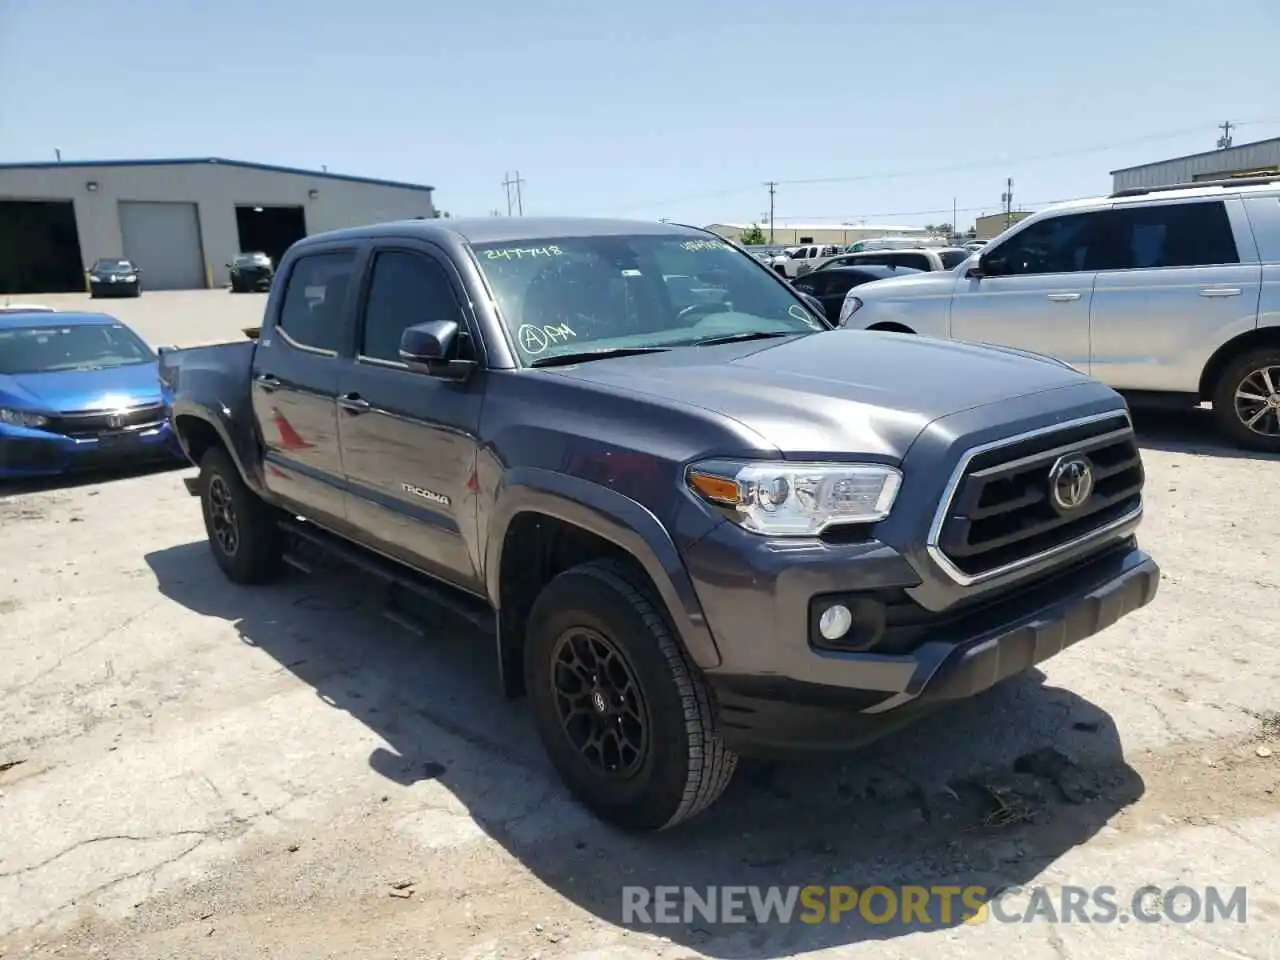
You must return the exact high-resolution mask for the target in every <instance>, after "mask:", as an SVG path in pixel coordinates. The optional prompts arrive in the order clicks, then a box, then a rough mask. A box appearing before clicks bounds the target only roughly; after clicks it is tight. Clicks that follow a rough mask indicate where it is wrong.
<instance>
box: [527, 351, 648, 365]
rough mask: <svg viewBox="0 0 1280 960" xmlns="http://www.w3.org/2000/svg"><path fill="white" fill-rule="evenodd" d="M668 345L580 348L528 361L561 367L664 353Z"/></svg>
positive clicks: (530, 363)
mask: <svg viewBox="0 0 1280 960" xmlns="http://www.w3.org/2000/svg"><path fill="white" fill-rule="evenodd" d="M670 349H671V348H670V347H606V348H604V349H603V350H582V351H579V352H578V353H556V354H553V355H551V356H549V357H538V358H536V359H534V360H531V361H529V366H531V367H563V366H568V365H569V364H571V363H587V362H589V361H591V360H607V359H608V358H609V357H636V356H639V355H640V354H643V353H666V352H667V351H669V350H670Z"/></svg>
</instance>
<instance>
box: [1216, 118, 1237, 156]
mask: <svg viewBox="0 0 1280 960" xmlns="http://www.w3.org/2000/svg"><path fill="white" fill-rule="evenodd" d="M1235 126H1236V125H1235V124H1234V123H1232V122H1231V121H1230V120H1224V121H1223V122H1222V123H1220V124H1218V129H1219V130H1221V131H1222V136H1220V137H1219V138H1218V149H1219V150H1226V149H1227V148H1228V147H1229V146H1231V131H1232V130H1234V129H1235Z"/></svg>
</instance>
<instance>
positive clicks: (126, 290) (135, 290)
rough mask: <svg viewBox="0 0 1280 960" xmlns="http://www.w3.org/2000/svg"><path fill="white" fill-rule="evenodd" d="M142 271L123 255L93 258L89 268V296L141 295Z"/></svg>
mask: <svg viewBox="0 0 1280 960" xmlns="http://www.w3.org/2000/svg"><path fill="white" fill-rule="evenodd" d="M141 274H142V271H141V270H139V269H138V266H137V264H135V263H134V262H133V261H131V260H126V259H124V258H123V257H106V258H104V259H102V260H95V261H94V263H93V266H91V267H90V268H89V296H90V297H94V298H97V297H140V296H142V276H141Z"/></svg>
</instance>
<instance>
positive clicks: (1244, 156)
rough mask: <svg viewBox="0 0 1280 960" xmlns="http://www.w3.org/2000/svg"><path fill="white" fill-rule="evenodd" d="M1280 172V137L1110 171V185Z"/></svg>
mask: <svg viewBox="0 0 1280 960" xmlns="http://www.w3.org/2000/svg"><path fill="white" fill-rule="evenodd" d="M1276 173H1280V137H1274V138H1272V139H1270V140H1258V141H1256V142H1254V143H1242V144H1240V145H1239V146H1238V147H1226V148H1224V149H1220V150H1210V151H1208V152H1206V153H1193V154H1190V155H1189V156H1186V157H1175V158H1174V159H1172V160H1161V161H1159V162H1158V163H1144V164H1143V165H1142V166H1140V167H1125V168H1124V169H1123V170H1112V171H1111V189H1112V190H1113V191H1116V190H1133V189H1140V188H1144V187H1167V186H1170V185H1172V184H1175V183H1193V182H1195V181H1196V180H1222V179H1227V178H1229V177H1248V176H1261V175H1264V174H1276Z"/></svg>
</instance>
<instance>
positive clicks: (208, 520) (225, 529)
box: [199, 446, 283, 583]
mask: <svg viewBox="0 0 1280 960" xmlns="http://www.w3.org/2000/svg"><path fill="white" fill-rule="evenodd" d="M199 489H200V506H201V508H202V509H203V512H204V527H205V532H206V533H207V534H208V536H209V549H210V550H212V551H213V559H214V560H216V561H217V563H218V566H219V567H221V568H222V572H223V573H225V574H226V575H227V579H229V580H231V581H232V582H234V583H266V582H268V581H270V580H272V579H274V578H275V576H276V574H277V573H278V572H279V570H280V561H281V557H282V554H283V549H282V534H281V531H280V526H279V524H278V522H277V521H278V517H277V515H276V511H275V510H274V509H273V508H272V507H270V506H269V505H268V504H266V503H265V502H263V500H262V499H261V498H260V497H259V496H258V495H257V494H255V493H254V492H253V491H252V490H250V489H249V488H248V487H247V486H246V485H245V482H244V479H243V478H242V477H241V476H240V471H239V470H238V469H236V465H235V464H234V463H233V462H232V460H231V457H230V456H229V455H228V454H227V452H226V451H225V450H224V449H222V447H218V446H214V447H210V448H209V450H208V451H207V452H206V453H205V455H204V456H203V457H202V458H201V460H200V482H199Z"/></svg>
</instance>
